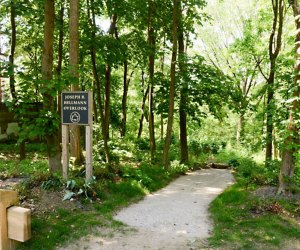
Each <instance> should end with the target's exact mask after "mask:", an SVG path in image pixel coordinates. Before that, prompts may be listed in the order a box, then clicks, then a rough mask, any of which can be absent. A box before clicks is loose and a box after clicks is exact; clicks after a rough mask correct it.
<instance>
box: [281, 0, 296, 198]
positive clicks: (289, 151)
mask: <svg viewBox="0 0 300 250" xmlns="http://www.w3.org/2000/svg"><path fill="white" fill-rule="evenodd" d="M289 3H290V4H291V5H292V8H293V14H294V18H295V25H296V30H297V31H299V30H300V20H299V15H300V7H299V3H298V0H290V1H289ZM294 53H295V64H294V81H293V86H292V89H293V94H292V98H293V102H292V105H291V106H290V107H289V109H290V114H289V123H288V126H287V133H288V135H287V137H286V138H285V140H284V147H283V153H282V162H281V167H280V173H279V185H278V191H277V193H278V194H280V193H285V192H286V191H288V189H289V188H290V186H291V182H290V179H291V178H292V177H293V176H294V171H295V162H296V159H295V157H296V155H295V154H296V153H297V151H298V150H297V149H298V147H299V135H298V132H299V127H298V126H297V125H296V122H295V120H298V119H299V80H300V75H299V73H300V61H299V59H300V34H299V32H297V33H296V37H295V52H294Z"/></svg>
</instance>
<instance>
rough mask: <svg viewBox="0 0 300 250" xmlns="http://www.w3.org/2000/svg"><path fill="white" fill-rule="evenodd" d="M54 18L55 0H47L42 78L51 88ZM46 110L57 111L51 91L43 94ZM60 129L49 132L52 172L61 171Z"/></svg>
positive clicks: (47, 137) (50, 166)
mask: <svg viewBox="0 0 300 250" xmlns="http://www.w3.org/2000/svg"><path fill="white" fill-rule="evenodd" d="M54 20H55V9H54V0H46V1H45V28H44V47H43V55H42V79H43V85H44V86H45V88H46V87H47V89H49V84H51V80H52V70H53V43H54ZM43 100H44V111H45V113H46V112H49V111H50V112H53V113H54V112H55V106H54V98H53V96H51V93H48V92H46V93H44V94H43ZM58 137H59V136H58V130H57V131H56V133H53V134H48V135H47V136H46V139H47V148H48V161H49V169H50V171H51V172H56V171H61V148H60V140H59V138H58Z"/></svg>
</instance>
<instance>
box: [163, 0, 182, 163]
mask: <svg viewBox="0 0 300 250" xmlns="http://www.w3.org/2000/svg"><path fill="white" fill-rule="evenodd" d="M178 9H179V0H173V17H172V21H173V24H172V38H173V48H172V59H171V72H170V77H171V80H170V87H169V112H168V123H167V131H166V140H165V144H164V152H163V164H164V167H166V168H167V167H168V166H169V150H170V144H171V134H172V127H173V118H174V102H175V82H176V75H175V73H176V59H177V47H178V46H177V39H178V32H177V27H178V19H177V18H178V16H179V10H178Z"/></svg>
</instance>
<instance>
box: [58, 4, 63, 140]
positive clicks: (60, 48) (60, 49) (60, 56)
mask: <svg viewBox="0 0 300 250" xmlns="http://www.w3.org/2000/svg"><path fill="white" fill-rule="evenodd" d="M64 12H65V0H63V1H62V2H61V7H60V12H59V21H58V22H59V35H58V52H57V54H58V55H57V56H58V61H57V67H56V74H57V77H58V80H59V81H60V80H61V71H62V62H63V48H64V47H63V45H64ZM57 113H58V114H59V116H60V117H61V92H60V91H59V92H58V100H57ZM59 138H62V131H61V126H60V127H59ZM60 141H61V139H60Z"/></svg>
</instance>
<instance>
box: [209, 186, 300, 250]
mask: <svg viewBox="0 0 300 250" xmlns="http://www.w3.org/2000/svg"><path fill="white" fill-rule="evenodd" d="M281 209H282V207H281V205H279V203H277V202H275V201H274V200H262V199H260V198H258V197H255V196H254V195H252V194H250V191H249V190H247V189H245V187H243V186H241V185H239V184H235V185H233V186H232V187H230V188H228V189H227V190H226V191H225V192H224V193H223V194H221V195H220V196H219V197H218V198H217V199H215V200H214V201H213V202H212V204H211V207H210V212H211V214H212V219H213V221H214V230H213V236H212V237H210V238H209V243H210V245H211V246H213V247H219V248H224V249H243V250H244V249H245V250H246V249H251V250H253V249H282V246H283V244H284V242H285V241H288V240H295V239H297V237H299V235H300V227H299V225H298V224H297V223H296V222H295V221H293V220H292V219H289V218H288V217H286V216H283V215H282V213H281Z"/></svg>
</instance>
